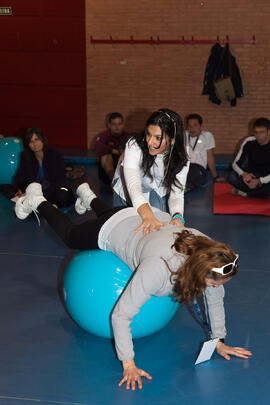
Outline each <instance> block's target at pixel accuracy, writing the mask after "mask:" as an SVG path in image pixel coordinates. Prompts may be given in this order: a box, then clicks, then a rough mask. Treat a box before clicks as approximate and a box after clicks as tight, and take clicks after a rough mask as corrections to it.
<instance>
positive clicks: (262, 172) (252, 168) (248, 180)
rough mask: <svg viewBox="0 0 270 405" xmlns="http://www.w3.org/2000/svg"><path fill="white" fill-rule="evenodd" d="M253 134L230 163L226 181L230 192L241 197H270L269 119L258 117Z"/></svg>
mask: <svg viewBox="0 0 270 405" xmlns="http://www.w3.org/2000/svg"><path fill="white" fill-rule="evenodd" d="M253 132H254V136H249V137H247V138H246V139H245V140H244V142H243V143H242V145H241V147H240V149H239V151H238V153H237V155H236V157H235V159H234V161H233V164H232V171H231V172H230V173H229V176H228V182H229V183H230V184H231V185H232V186H233V188H232V194H233V195H240V196H242V197H257V198H269V197H270V121H269V119H268V118H264V117H261V118H258V119H257V120H256V121H255V122H254V124H253Z"/></svg>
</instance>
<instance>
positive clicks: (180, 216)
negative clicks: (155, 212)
mask: <svg viewBox="0 0 270 405" xmlns="http://www.w3.org/2000/svg"><path fill="white" fill-rule="evenodd" d="M175 218H180V219H181V221H182V222H183V225H185V220H184V217H183V216H182V215H180V214H174V215H173V216H172V219H175Z"/></svg>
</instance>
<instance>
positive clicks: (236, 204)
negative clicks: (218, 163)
mask: <svg viewBox="0 0 270 405" xmlns="http://www.w3.org/2000/svg"><path fill="white" fill-rule="evenodd" d="M231 190H232V186H231V185H230V184H224V183H215V186H214V204H213V212H214V214H253V215H269V216H270V198H247V197H240V196H236V195H232V194H231Z"/></svg>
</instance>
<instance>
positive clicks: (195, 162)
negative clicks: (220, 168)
mask: <svg viewBox="0 0 270 405" xmlns="http://www.w3.org/2000/svg"><path fill="white" fill-rule="evenodd" d="M186 123H187V131H186V135H187V138H188V144H189V157H190V166H189V171H188V175H187V182H186V191H190V190H192V189H193V188H196V187H199V186H201V185H203V184H205V183H206V182H207V166H208V168H209V170H210V173H211V175H212V177H213V179H214V180H215V181H223V180H224V178H223V177H219V176H218V174H217V170H216V164H215V157H214V148H215V146H216V145H215V139H214V137H213V135H212V134H211V132H209V131H204V130H202V123H203V119H202V117H201V116H200V115H199V114H189V115H188V116H187V117H186Z"/></svg>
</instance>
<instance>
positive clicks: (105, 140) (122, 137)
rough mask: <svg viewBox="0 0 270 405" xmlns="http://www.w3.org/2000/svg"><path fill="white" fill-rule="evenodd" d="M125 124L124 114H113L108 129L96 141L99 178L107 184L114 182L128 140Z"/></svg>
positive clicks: (110, 116)
mask: <svg viewBox="0 0 270 405" xmlns="http://www.w3.org/2000/svg"><path fill="white" fill-rule="evenodd" d="M124 124H125V123H124V118H123V116H122V114H120V113H119V112H113V113H111V114H110V115H109V117H108V124H107V126H108V129H107V130H106V131H104V132H102V133H100V134H98V136H97V139H96V144H95V150H96V152H97V153H98V155H99V160H98V171H99V177H100V179H101V180H102V181H103V182H104V183H106V184H109V183H111V181H112V178H113V175H114V171H115V169H116V166H117V163H118V159H119V157H120V155H121V153H122V151H123V148H124V144H125V141H126V138H127V132H126V131H125V130H124Z"/></svg>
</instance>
